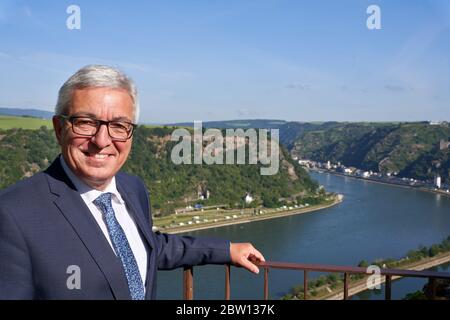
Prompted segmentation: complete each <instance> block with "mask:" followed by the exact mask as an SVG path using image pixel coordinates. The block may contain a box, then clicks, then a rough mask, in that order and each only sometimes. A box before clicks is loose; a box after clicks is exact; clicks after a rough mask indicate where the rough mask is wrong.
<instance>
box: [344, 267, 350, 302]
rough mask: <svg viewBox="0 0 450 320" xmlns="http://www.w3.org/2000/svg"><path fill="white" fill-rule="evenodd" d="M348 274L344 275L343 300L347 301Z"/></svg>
mask: <svg viewBox="0 0 450 320" xmlns="http://www.w3.org/2000/svg"><path fill="white" fill-rule="evenodd" d="M348 278H349V276H348V273H347V272H345V273H344V300H347V299H348Z"/></svg>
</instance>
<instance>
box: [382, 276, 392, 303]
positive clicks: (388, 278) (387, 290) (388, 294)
mask: <svg viewBox="0 0 450 320" xmlns="http://www.w3.org/2000/svg"><path fill="white" fill-rule="evenodd" d="M384 293H385V296H384V299H386V300H391V299H392V276H390V275H386V284H385V288H384Z"/></svg>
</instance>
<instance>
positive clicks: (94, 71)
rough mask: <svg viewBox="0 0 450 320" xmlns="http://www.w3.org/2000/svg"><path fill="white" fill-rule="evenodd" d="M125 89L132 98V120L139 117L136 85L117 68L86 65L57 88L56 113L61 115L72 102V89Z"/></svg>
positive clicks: (135, 120)
mask: <svg viewBox="0 0 450 320" xmlns="http://www.w3.org/2000/svg"><path fill="white" fill-rule="evenodd" d="M90 87H91V88H102V87H103V88H113V89H125V90H126V91H127V92H128V94H129V95H130V97H131V99H132V100H133V110H134V122H135V123H137V121H138V119H139V101H138V95H137V90H136V86H135V85H134V82H133V80H131V79H130V78H128V77H127V76H126V75H125V74H124V73H123V72H121V71H120V70H118V69H115V68H112V67H109V66H104V65H88V66H85V67H83V68H81V69H80V70H78V71H77V72H76V73H75V74H73V75H72V76H71V77H70V78H69V79H68V80H67V81H66V82H65V83H64V84H63V86H62V87H61V89H59V92H58V102H57V103H56V107H55V114H56V115H63V114H64V113H65V112H67V109H68V108H69V107H70V105H71V104H72V96H73V91H74V90H76V89H84V88H90Z"/></svg>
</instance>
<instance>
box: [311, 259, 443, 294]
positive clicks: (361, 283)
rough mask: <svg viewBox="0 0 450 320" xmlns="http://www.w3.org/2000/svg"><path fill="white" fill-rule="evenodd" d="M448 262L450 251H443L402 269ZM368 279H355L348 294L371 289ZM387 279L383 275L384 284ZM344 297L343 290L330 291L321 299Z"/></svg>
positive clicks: (433, 265)
mask: <svg viewBox="0 0 450 320" xmlns="http://www.w3.org/2000/svg"><path fill="white" fill-rule="evenodd" d="M448 262H450V252H446V253H442V254H439V255H437V256H435V257H432V258H425V259H422V260H420V261H417V262H414V263H411V264H408V265H405V266H403V267H402V268H401V269H407V270H416V271H422V270H426V269H430V268H433V267H436V266H440V265H442V264H445V263H448ZM400 278H402V277H400V276H393V277H392V281H394V280H398V279H400ZM367 279H368V277H364V279H361V280H358V281H355V282H354V283H350V284H349V288H348V296H349V297H350V296H353V295H355V294H358V293H360V292H363V291H366V290H369V289H368V288H367ZM385 281H386V278H385V277H382V278H381V281H380V283H381V284H383V283H385ZM337 290H340V291H342V290H343V288H337V289H335V290H334V291H337ZM343 298H344V293H343V292H339V293H330V294H328V295H324V296H322V297H320V299H321V300H342V299H343Z"/></svg>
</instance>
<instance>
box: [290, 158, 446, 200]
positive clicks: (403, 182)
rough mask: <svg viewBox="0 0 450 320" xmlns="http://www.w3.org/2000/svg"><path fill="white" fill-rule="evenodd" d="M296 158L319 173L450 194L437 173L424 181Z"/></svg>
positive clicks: (304, 165) (305, 166) (389, 173)
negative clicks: (431, 179) (432, 177)
mask: <svg viewBox="0 0 450 320" xmlns="http://www.w3.org/2000/svg"><path fill="white" fill-rule="evenodd" d="M294 160H295V161H298V163H299V164H300V165H301V166H303V167H304V168H306V169H308V170H312V171H317V172H319V173H324V172H327V173H331V174H336V175H341V176H345V177H350V178H356V179H362V180H367V181H371V182H377V183H384V184H389V185H395V186H401V187H408V188H415V189H418V190H421V191H426V192H432V193H436V194H442V195H445V196H450V186H449V184H448V183H442V180H441V177H440V176H438V175H436V177H435V179H434V181H424V180H419V179H414V178H407V177H399V176H397V173H396V172H392V173H391V172H388V173H384V174H383V173H381V172H373V171H365V170H362V169H358V168H355V167H346V166H344V165H342V164H341V163H331V162H330V161H327V162H326V163H324V162H318V161H312V160H303V159H300V160H299V159H297V158H295V157H294Z"/></svg>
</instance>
